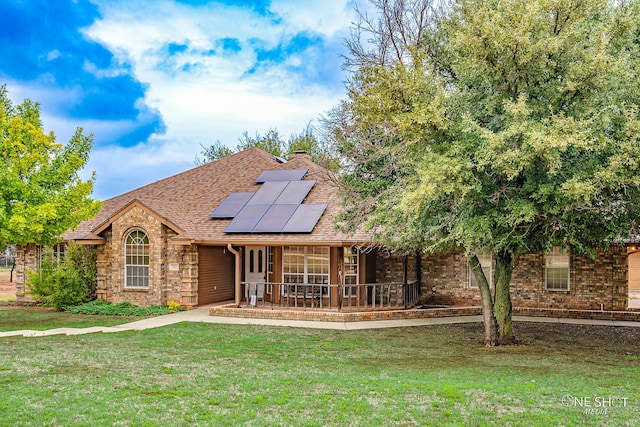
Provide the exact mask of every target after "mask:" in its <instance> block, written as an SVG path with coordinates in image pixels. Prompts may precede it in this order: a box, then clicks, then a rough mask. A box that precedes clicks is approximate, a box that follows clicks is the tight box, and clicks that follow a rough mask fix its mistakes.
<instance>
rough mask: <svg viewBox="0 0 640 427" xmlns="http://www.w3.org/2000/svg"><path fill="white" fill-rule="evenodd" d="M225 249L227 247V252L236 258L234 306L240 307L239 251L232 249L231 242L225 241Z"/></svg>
mask: <svg viewBox="0 0 640 427" xmlns="http://www.w3.org/2000/svg"><path fill="white" fill-rule="evenodd" d="M227 249H229V252H231V253H232V254H233V255H234V256H235V258H236V274H235V279H236V286H235V288H236V307H238V308H240V299H241V296H242V289H240V252H238V251H236V250H235V249H233V246H231V243H227Z"/></svg>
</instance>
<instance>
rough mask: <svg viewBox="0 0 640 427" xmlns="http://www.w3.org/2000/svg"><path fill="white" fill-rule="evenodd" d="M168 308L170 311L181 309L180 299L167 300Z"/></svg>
mask: <svg viewBox="0 0 640 427" xmlns="http://www.w3.org/2000/svg"><path fill="white" fill-rule="evenodd" d="M167 308H168V309H169V311H179V310H180V308H181V307H180V303H179V302H178V301H169V302H167Z"/></svg>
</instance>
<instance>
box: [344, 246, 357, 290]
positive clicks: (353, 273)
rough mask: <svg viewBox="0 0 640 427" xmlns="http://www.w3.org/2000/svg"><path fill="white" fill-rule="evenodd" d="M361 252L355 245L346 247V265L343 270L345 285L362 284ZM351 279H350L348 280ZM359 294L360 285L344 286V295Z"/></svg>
mask: <svg viewBox="0 0 640 427" xmlns="http://www.w3.org/2000/svg"><path fill="white" fill-rule="evenodd" d="M354 260H355V262H354ZM359 273H360V252H358V249H357V248H356V247H355V246H351V247H347V248H344V267H343V272H342V284H343V285H359V284H360V274H359ZM347 279H349V280H347ZM349 291H351V292H349ZM357 294H358V287H355V288H354V287H346V286H344V287H343V288H342V296H343V297H347V298H348V297H353V296H356V295H357Z"/></svg>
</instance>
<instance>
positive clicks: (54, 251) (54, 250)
mask: <svg viewBox="0 0 640 427" xmlns="http://www.w3.org/2000/svg"><path fill="white" fill-rule="evenodd" d="M47 249H51V251H50V252H49V255H51V261H52V263H53V264H55V265H60V262H61V261H64V259H65V258H66V257H67V249H68V244H67V242H60V243H56V244H55V245H48V246H39V247H38V268H40V267H42V264H43V263H42V259H43V258H44V256H45V254H47V252H48V251H47Z"/></svg>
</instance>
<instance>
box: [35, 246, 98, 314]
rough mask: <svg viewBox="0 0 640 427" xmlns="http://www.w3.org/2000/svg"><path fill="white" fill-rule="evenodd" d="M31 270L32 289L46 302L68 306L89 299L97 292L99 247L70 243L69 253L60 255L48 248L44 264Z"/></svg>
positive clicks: (51, 304) (57, 305)
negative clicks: (97, 253)
mask: <svg viewBox="0 0 640 427" xmlns="http://www.w3.org/2000/svg"><path fill="white" fill-rule="evenodd" d="M27 274H28V275H29V281H28V282H27V286H28V288H29V293H30V294H32V295H33V296H34V299H35V300H36V301H38V302H40V303H42V304H43V305H45V306H48V307H54V308H58V309H65V308H67V307H71V306H74V305H78V304H82V303H85V302H87V301H90V300H92V299H95V296H96V274H97V269H96V250H95V248H94V247H89V246H80V245H76V244H70V245H69V247H68V249H67V254H66V257H65V258H63V259H57V258H56V257H54V255H53V252H52V250H51V249H50V248H48V249H45V251H44V253H43V255H42V261H41V265H40V268H38V269H37V270H35V271H27Z"/></svg>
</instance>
